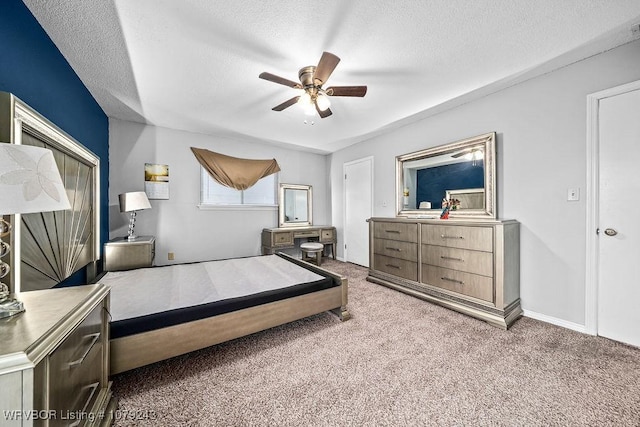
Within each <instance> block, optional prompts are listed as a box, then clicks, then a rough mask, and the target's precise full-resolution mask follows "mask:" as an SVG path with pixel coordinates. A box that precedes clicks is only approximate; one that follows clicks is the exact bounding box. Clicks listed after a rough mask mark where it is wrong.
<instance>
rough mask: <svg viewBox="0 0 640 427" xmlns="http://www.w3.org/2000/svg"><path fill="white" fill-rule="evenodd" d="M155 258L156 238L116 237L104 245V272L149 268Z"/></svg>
mask: <svg viewBox="0 0 640 427" xmlns="http://www.w3.org/2000/svg"><path fill="white" fill-rule="evenodd" d="M155 256H156V238H155V237H153V236H139V237H138V238H137V239H136V240H127V238H126V237H118V238H115V239H111V240H109V241H108V242H107V243H105V244H104V255H103V259H102V260H103V269H104V271H118V270H131V269H134V268H142V267H151V266H152V265H153V260H154V258H155Z"/></svg>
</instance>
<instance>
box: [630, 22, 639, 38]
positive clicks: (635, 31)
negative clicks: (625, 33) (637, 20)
mask: <svg viewBox="0 0 640 427" xmlns="http://www.w3.org/2000/svg"><path fill="white" fill-rule="evenodd" d="M631 34H632V35H633V37H640V24H635V25H632V26H631Z"/></svg>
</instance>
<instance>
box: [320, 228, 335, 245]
mask: <svg viewBox="0 0 640 427" xmlns="http://www.w3.org/2000/svg"><path fill="white" fill-rule="evenodd" d="M335 240H336V230H335V229H333V228H323V229H322V230H320V241H321V242H334V241H335Z"/></svg>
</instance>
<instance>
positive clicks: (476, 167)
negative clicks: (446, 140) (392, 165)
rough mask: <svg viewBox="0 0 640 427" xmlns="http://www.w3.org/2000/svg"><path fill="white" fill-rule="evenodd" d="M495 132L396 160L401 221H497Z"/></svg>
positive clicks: (397, 194) (397, 197)
mask: <svg viewBox="0 0 640 427" xmlns="http://www.w3.org/2000/svg"><path fill="white" fill-rule="evenodd" d="M495 140H496V134H495V132H492V133H487V134H484V135H479V136H476V137H473V138H468V139H465V140H462V141H457V142H453V143H450V144H445V145H440V146H437V147H432V148H428V149H426V150H421V151H416V152H414V153H409V154H403V155H401V156H397V157H396V199H397V209H398V210H397V212H398V214H397V216H411V217H423V218H438V217H439V216H440V213H441V211H442V201H443V199H446V200H452V199H453V200H455V201H456V207H455V208H454V209H452V210H451V211H450V213H449V216H450V217H459V218H460V217H462V218H465V217H481V218H495V217H496V192H495V187H496V182H495V181H496V162H495Z"/></svg>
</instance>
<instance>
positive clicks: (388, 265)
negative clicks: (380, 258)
mask: <svg viewBox="0 0 640 427" xmlns="http://www.w3.org/2000/svg"><path fill="white" fill-rule="evenodd" d="M385 265H386V266H387V267H393V268H397V269H398V270H400V266H398V265H393V264H385Z"/></svg>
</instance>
